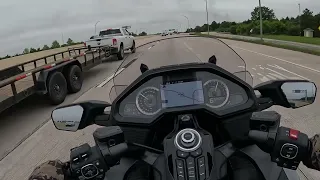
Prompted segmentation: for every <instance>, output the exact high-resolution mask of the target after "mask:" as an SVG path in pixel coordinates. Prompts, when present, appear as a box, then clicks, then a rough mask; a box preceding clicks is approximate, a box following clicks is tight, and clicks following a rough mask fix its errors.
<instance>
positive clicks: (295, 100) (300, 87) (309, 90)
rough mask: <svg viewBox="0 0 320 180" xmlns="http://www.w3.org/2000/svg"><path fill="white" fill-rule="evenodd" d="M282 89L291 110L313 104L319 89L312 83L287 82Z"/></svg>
mask: <svg viewBox="0 0 320 180" xmlns="http://www.w3.org/2000/svg"><path fill="white" fill-rule="evenodd" d="M281 89H282V92H283V93H284V95H285V96H286V99H287V101H288V102H289V104H290V106H291V108H299V107H303V106H307V105H309V104H312V103H313V102H314V101H315V98H316V93H317V87H316V85H315V84H314V83H312V82H285V83H283V84H282V86H281Z"/></svg>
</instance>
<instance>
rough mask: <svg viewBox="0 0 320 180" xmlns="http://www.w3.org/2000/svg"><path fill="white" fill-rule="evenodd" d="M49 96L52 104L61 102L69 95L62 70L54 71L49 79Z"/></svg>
mask: <svg viewBox="0 0 320 180" xmlns="http://www.w3.org/2000/svg"><path fill="white" fill-rule="evenodd" d="M47 87H48V97H49V99H50V101H51V104H53V105H58V104H61V103H62V102H63V101H64V100H65V99H66V96H67V91H68V88H67V81H66V79H65V78H64V76H63V74H62V73H61V72H58V71H56V72H53V73H52V74H51V75H50V76H49V77H48V81H47Z"/></svg>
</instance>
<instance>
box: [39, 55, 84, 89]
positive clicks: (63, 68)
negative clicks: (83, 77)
mask: <svg viewBox="0 0 320 180" xmlns="http://www.w3.org/2000/svg"><path fill="white" fill-rule="evenodd" d="M72 65H77V66H79V67H80V68H81V71H82V66H81V64H80V62H79V61H78V60H76V59H75V60H70V61H66V62H64V63H61V64H58V65H56V66H52V67H50V68H48V69H45V70H43V71H41V72H40V73H39V76H38V79H37V84H36V89H37V93H38V94H41V95H44V94H47V93H48V89H47V78H48V76H49V75H50V74H51V73H53V72H56V71H60V72H62V73H63V74H64V76H65V73H66V72H67V69H68V68H69V67H70V66H72Z"/></svg>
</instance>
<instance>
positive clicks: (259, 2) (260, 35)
mask: <svg viewBox="0 0 320 180" xmlns="http://www.w3.org/2000/svg"><path fill="white" fill-rule="evenodd" d="M259 9H260V10H259V11H260V39H261V41H263V39H262V33H263V32H262V11H261V0H259Z"/></svg>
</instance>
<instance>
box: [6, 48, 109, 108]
mask: <svg viewBox="0 0 320 180" xmlns="http://www.w3.org/2000/svg"><path fill="white" fill-rule="evenodd" d="M112 50H113V49H112V48H111V47H106V46H105V47H98V48H96V49H94V50H91V51H88V50H87V49H86V47H80V48H72V49H68V50H66V51H62V52H59V53H55V54H51V55H49V56H45V57H41V58H38V59H35V60H31V61H28V62H25V63H21V64H17V65H15V66H12V67H9V68H6V69H3V70H0V113H1V112H2V111H4V110H6V109H8V108H10V107H12V106H13V105H15V104H17V103H19V102H21V101H22V100H24V99H25V98H27V97H29V96H31V95H33V94H40V95H46V96H47V97H48V99H49V100H50V102H51V104H54V105H57V104H60V103H62V102H63V101H64V100H65V98H66V96H67V94H68V93H76V92H78V91H80V90H81V87H82V82H83V78H84V77H83V72H84V71H87V70H89V69H91V68H93V67H95V66H97V65H99V64H100V63H101V62H102V60H103V59H104V58H107V57H109V56H110V55H111V51H112Z"/></svg>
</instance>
